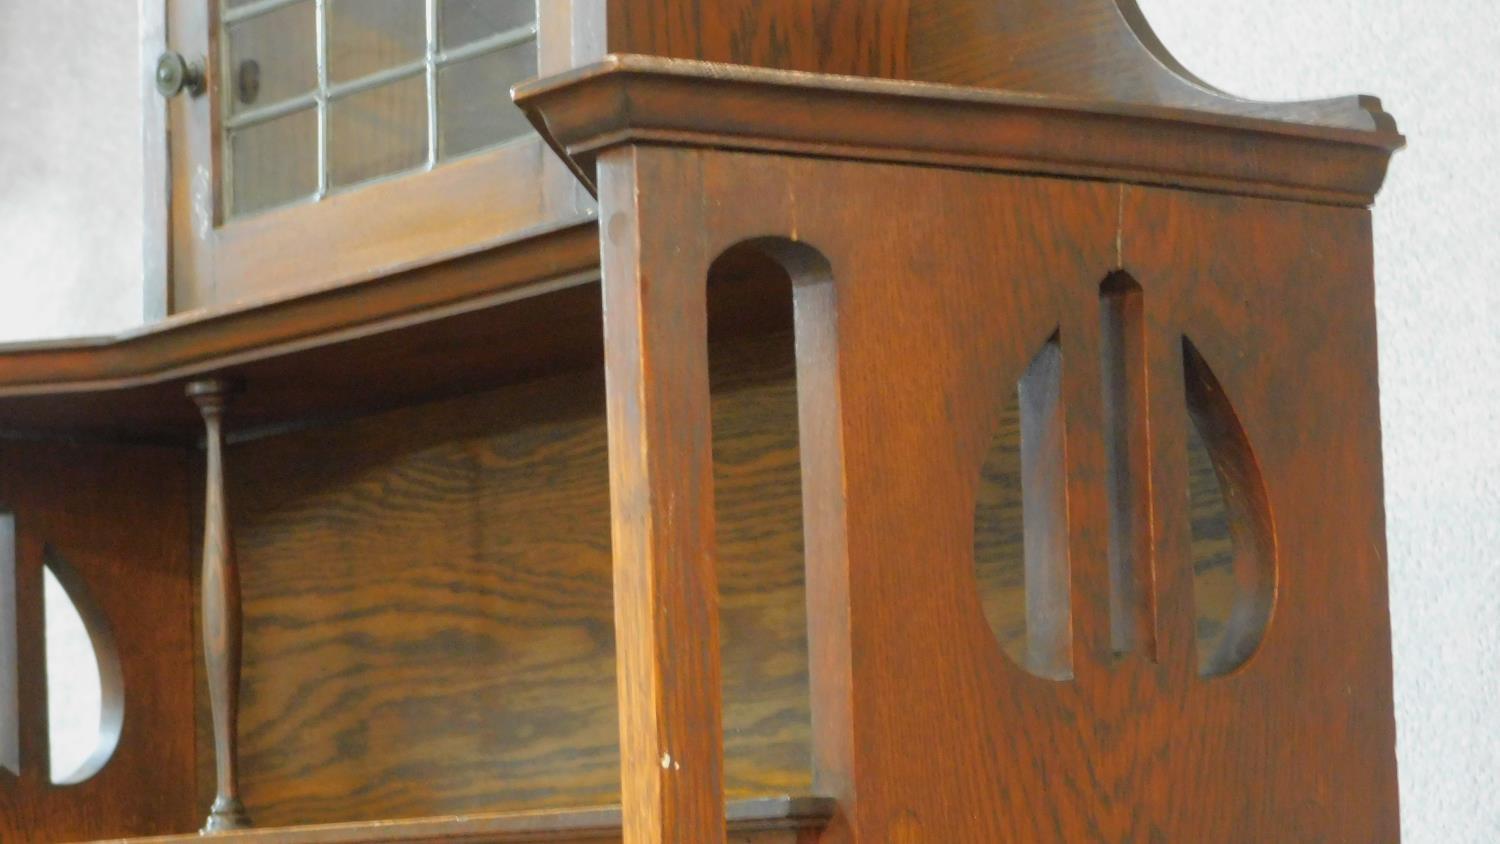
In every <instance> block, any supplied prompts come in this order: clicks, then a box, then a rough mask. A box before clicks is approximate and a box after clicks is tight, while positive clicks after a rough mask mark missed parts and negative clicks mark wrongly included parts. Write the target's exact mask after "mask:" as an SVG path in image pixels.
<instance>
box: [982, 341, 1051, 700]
mask: <svg viewBox="0 0 1500 844" xmlns="http://www.w3.org/2000/svg"><path fill="white" fill-rule="evenodd" d="M1061 391H1062V347H1061V345H1060V343H1059V341H1058V337H1057V335H1056V334H1054V335H1053V336H1052V338H1051V339H1049V340H1048V341H1047V343H1046V344H1044V345H1043V346H1042V348H1041V350H1040V351H1038V352H1037V354H1036V356H1035V357H1034V358H1032V361H1031V363H1030V365H1029V366H1027V368H1026V372H1025V374H1024V375H1022V376H1021V380H1020V381H1019V382H1018V383H1017V385H1016V388H1015V390H1014V392H1013V393H1012V394H1011V395H1010V396H1009V397H1008V398H1007V400H1006V402H1005V404H1004V406H1003V408H1002V410H1001V414H1000V422H999V424H998V426H997V427H996V430H995V434H994V437H993V438H992V440H991V444H990V448H989V450H988V451H987V452H986V455H985V460H984V464H983V465H982V467H981V469H980V482H979V493H978V496H977V500H976V503H975V507H974V567H975V574H976V575H977V577H978V580H979V587H980V597H981V601H982V603H983V605H984V614H985V619H986V620H987V621H988V622H989V625H990V631H991V632H992V633H994V635H995V638H996V639H997V640H998V641H999V642H1000V646H1001V648H1002V649H1003V650H1004V651H1005V652H1006V654H1008V655H1009V656H1010V657H1011V659H1012V660H1014V661H1015V662H1016V664H1017V665H1020V666H1021V667H1023V668H1025V669H1026V670H1027V671H1029V672H1031V673H1032V674H1035V675H1037V676H1039V677H1045V678H1047V679H1051V680H1066V679H1070V678H1071V677H1072V676H1073V660H1072V645H1073V641H1072V613H1071V607H1070V603H1069V591H1070V590H1069V584H1070V576H1069V570H1068V552H1067V515H1066V514H1067V499H1066V490H1065V486H1064V484H1065V477H1066V475H1065V465H1064V456H1063V416H1062V401H1061Z"/></svg>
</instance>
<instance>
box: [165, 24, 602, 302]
mask: <svg viewBox="0 0 1500 844" xmlns="http://www.w3.org/2000/svg"><path fill="white" fill-rule="evenodd" d="M167 12H168V16H169V36H168V41H169V44H170V46H171V49H172V51H173V52H174V53H175V54H177V55H179V56H180V57H181V63H182V65H181V66H182V68H183V69H184V70H185V75H186V76H187V77H188V79H187V84H186V85H184V86H183V87H184V90H183V91H182V92H181V93H180V94H178V95H176V96H174V97H173V98H172V100H171V102H170V104H169V107H168V117H169V124H170V137H171V139H172V143H171V145H170V149H171V165H170V168H171V176H172V178H171V185H172V189H171V197H170V199H171V202H170V206H171V212H170V217H171V224H170V227H171V238H170V241H171V246H172V248H171V254H172V257H171V267H172V273H171V284H170V289H171V311H172V312H174V313H182V312H186V311H194V310H199V309H202V308H222V307H233V306H243V305H247V304H251V303H254V302H256V301H262V300H266V299H271V298H281V297H284V296H289V295H296V294H298V293H304V292H308V291H310V290H316V289H321V288H326V287H328V286H333V285H339V284H346V283H351V282H356V281H359V280H362V279H366V278H372V277H377V276H379V275H383V274H386V273H389V272H391V271H394V270H398V269H404V268H407V267H410V266H414V265H419V264H422V263H427V262H431V261H434V260H440V259H441V258H443V257H447V256H451V255H455V254H461V253H464V252H467V251H472V250H474V249H478V248H482V247H483V246H485V245H487V244H490V243H494V242H496V241H500V240H508V239H512V238H514V237H518V236H521V235H523V234H524V233H526V232H528V231H533V230H536V229H538V228H542V227H547V226H549V225H555V224H559V223H563V222H566V221H568V220H572V219H577V218H581V217H586V216H588V215H589V214H591V213H592V201H591V200H590V199H589V197H588V196H587V194H586V193H585V192H584V191H583V190H582V189H581V187H580V186H578V185H577V183H576V182H575V180H574V179H573V178H572V176H571V175H570V174H569V173H568V172H567V170H566V169H565V168H564V167H563V166H562V165H561V163H560V162H558V161H557V160H556V159H555V158H554V157H553V156H552V154H551V153H550V152H549V151H548V150H547V149H546V148H545V146H544V145H543V144H542V142H541V140H540V139H539V138H538V137H537V136H536V134H535V132H534V131H533V130H532V128H531V125H530V123H529V122H527V120H526V118H525V116H524V115H523V114H522V113H521V111H520V110H519V109H517V108H516V107H515V106H514V105H513V104H512V103H511V99H510V86H511V85H512V84H515V83H517V82H521V81H523V80H527V79H531V78H534V77H536V76H538V75H547V74H550V73H557V72H560V71H562V70H565V69H567V68H568V67H571V66H573V65H574V64H576V63H578V62H580V61H582V60H586V59H588V58H592V56H593V55H597V54H598V52H599V51H598V50H594V49H592V48H591V46H590V44H589V43H588V40H587V38H586V33H587V31H588V29H589V27H587V26H586V25H584V22H583V21H582V20H581V19H579V18H581V17H582V15H580V16H579V17H578V18H575V13H574V8H573V4H570V3H567V2H561V0H559V2H553V0H168V3H167ZM168 61H169V64H170V63H171V61H172V59H170V58H169V60H168ZM175 71H176V69H175V68H171V67H169V68H168V69H167V70H166V71H165V73H166V76H167V77H168V79H167V80H166V84H167V85H168V87H169V89H170V86H171V79H170V77H171V75H172V73H174V72H175ZM200 79H201V82H200V81H199V80H200ZM195 88H196V90H195Z"/></svg>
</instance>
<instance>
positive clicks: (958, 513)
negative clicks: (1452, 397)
mask: <svg viewBox="0 0 1500 844" xmlns="http://www.w3.org/2000/svg"><path fill="white" fill-rule="evenodd" d="M633 155H634V156H635V158H636V160H637V162H638V163H637V165H636V168H637V172H638V173H648V174H650V173H654V174H656V175H657V177H658V178H657V179H656V180H653V181H650V182H645V181H643V182H642V183H641V184H639V185H638V187H637V191H638V193H639V194H640V195H647V196H650V195H659V196H661V197H665V196H670V197H674V198H675V203H676V204H675V205H671V206H668V205H666V204H665V203H666V202H667V200H666V199H664V198H659V199H657V200H656V202H657V203H658V204H656V205H654V206H653V207H654V211H653V214H652V219H656V220H658V221H659V223H658V225H660V226H662V227H663V229H665V230H670V231H680V230H681V228H680V227H681V226H682V225H683V223H684V221H687V220H692V221H693V223H694V225H695V226H697V227H698V230H700V231H701V235H700V236H701V238H702V239H703V240H704V241H705V242H706V244H707V246H706V247H699V248H695V249H694V250H691V251H684V252H682V253H681V260H680V261H679V262H678V263H676V264H672V265H670V266H666V267H659V268H657V269H656V274H655V275H643V276H641V277H640V278H639V280H638V283H641V284H649V283H652V281H653V280H654V279H655V278H657V277H658V276H659V275H660V274H664V273H670V274H673V275H677V274H681V275H684V276H691V275H700V274H702V273H703V272H704V270H705V266H706V263H707V262H708V261H711V260H712V259H713V257H714V256H716V255H717V254H719V253H720V252H722V251H724V250H726V249H729V248H730V247H732V246H733V245H734V244H736V243H740V242H742V241H744V240H746V239H747V238H762V237H765V236H766V235H767V234H772V235H774V234H776V233H778V232H779V233H781V234H782V235H783V236H785V237H787V238H795V242H796V243H798V244H802V245H804V246H805V248H807V249H812V250H816V251H817V252H818V253H819V254H820V255H821V256H822V258H823V260H824V262H825V264H826V266H827V267H828V268H830V274H831V277H832V281H831V282H825V281H816V280H815V281H808V280H806V279H804V280H803V281H802V282H799V283H798V284H797V285H796V286H795V289H796V291H797V294H798V297H799V298H798V303H799V316H798V320H799V321H798V326H797V331H798V336H799V347H803V346H805V347H806V348H807V349H808V351H807V352H803V351H800V349H799V360H800V361H801V372H802V374H803V375H804V376H806V375H808V374H809V373H811V374H813V376H814V377H815V378H818V379H824V380H817V381H815V383H816V384H817V385H818V388H817V389H811V390H807V391H804V392H803V393H802V397H803V398H802V402H803V407H802V409H801V411H800V415H801V418H802V419H803V420H804V424H803V428H804V432H805V434H806V432H807V431H808V428H809V426H808V424H807V420H810V419H816V418H818V417H822V418H824V419H825V420H826V419H832V420H835V422H833V423H832V424H833V425H835V426H836V427H835V428H834V429H833V430H831V431H830V430H828V429H827V428H822V429H820V432H818V433H815V434H814V436H813V439H812V440H810V441H807V440H805V441H804V451H803V453H804V466H803V471H804V487H805V488H806V489H807V490H808V494H809V495H814V496H819V497H822V496H826V495H828V494H829V492H830V491H831V490H841V491H842V495H841V498H842V502H841V506H839V507H836V508H834V507H828V506H827V504H826V503H824V504H820V505H816V506H815V507H810V509H809V512H810V513H812V512H817V513H818V516H817V517H816V518H809V519H808V522H807V527H808V531H809V538H808V548H809V553H808V566H809V572H808V579H809V592H810V594H812V595H814V596H817V597H816V603H815V606H814V611H813V616H812V618H811V619H810V623H811V627H810V629H811V639H810V648H811V652H812V665H813V666H814V668H813V675H814V676H813V689H814V723H815V726H816V729H815V731H814V741H815V743H816V744H817V753H816V758H817V764H818V768H819V769H818V772H817V776H818V782H819V788H820V789H823V788H825V787H826V788H827V789H828V791H829V793H832V794H834V796H836V797H837V798H838V799H839V801H840V806H841V808H842V810H843V813H844V817H843V818H842V819H840V820H836V821H835V824H834V826H833V827H832V828H831V829H830V832H829V833H828V835H829V836H832V839H831V840H847V839H852V840H864V839H870V840H876V841H882V840H955V841H998V840H1151V839H1153V838H1156V839H1161V840H1178V841H1247V842H1248V841H1257V842H1258V841H1266V840H1288V839H1291V840H1299V839H1312V840H1318V839H1324V840H1327V839H1335V840H1336V839H1339V838H1344V839H1346V840H1362V841H1363V840H1378V841H1384V840H1392V839H1394V838H1395V837H1396V834H1397V833H1396V813H1395V811H1394V807H1395V778H1394V771H1395V768H1394V734H1393V730H1392V727H1393V721H1392V716H1391V703H1390V652H1389V640H1388V636H1389V632H1388V622H1387V616H1386V611H1385V594H1384V588H1385V581H1384V573H1383V572H1384V568H1383V556H1382V555H1381V553H1380V550H1379V548H1380V541H1381V540H1380V537H1381V536H1382V525H1381V522H1380V493H1379V482H1378V468H1377V467H1378V465H1379V457H1378V437H1377V436H1376V431H1377V430H1378V428H1377V425H1376V424H1375V422H1374V420H1375V419H1376V418H1378V414H1377V412H1376V409H1375V405H1376V402H1375V393H1374V383H1375V382H1374V374H1373V373H1374V356H1373V340H1372V338H1373V327H1374V319H1373V309H1372V305H1371V283H1370V267H1369V261H1370V256H1369V249H1368V243H1369V241H1368V237H1369V233H1368V224H1369V223H1368V219H1369V218H1368V213H1367V212H1365V211H1364V210H1361V209H1345V208H1332V207H1319V206H1313V205H1302V204H1295V203H1285V202H1273V201H1265V200H1255V199H1247V198H1240V197H1231V196H1212V195H1194V194H1189V193H1183V192H1177V191H1169V190H1157V189H1151V188H1140V187H1128V186H1120V185H1108V184H1100V183H1087V182H1076V181H1074V182H1067V181H1052V180H1046V179H1037V178H1017V177H1007V176H1001V175H990V174H975V173H962V172H952V171H936V170H930V169H918V168H901V167H889V166H884V165H872V164H865V163H857V162H835V161H826V160H815V159H807V158H794V157H776V156H765V155H746V154H739V153H734V152H724V151H707V150H695V149H681V148H666V147H651V146H637V147H635V148H634V151H633ZM730 195H734V196H740V197H744V198H745V199H744V200H743V201H739V202H723V201H716V200H709V199H706V198H718V197H725V196H730ZM752 198H753V199H752ZM870 208H887V209H900V211H899V213H892V214H888V215H871V214H868V213H866V212H865V210H864V209H870ZM603 211H604V213H605V214H606V217H605V219H609V216H608V215H609V214H612V213H614V212H616V211H620V212H622V213H628V211H626V210H625V207H624V206H617V205H616V204H615V203H614V202H613V201H612V200H611V199H610V198H609V195H608V194H606V195H605V198H604V200H603ZM643 224H644V223H643ZM643 236H647V235H643ZM700 262H702V263H700ZM1120 270H1125V271H1128V272H1129V273H1130V274H1131V276H1132V278H1134V279H1136V281H1137V282H1139V284H1140V285H1141V287H1142V289H1143V292H1144V296H1143V312H1142V325H1143V333H1144V337H1145V339H1144V343H1143V345H1144V348H1143V355H1142V358H1143V360H1144V365H1145V366H1146V369H1147V381H1146V383H1147V384H1148V385H1149V386H1148V387H1147V395H1146V408H1145V412H1147V413H1148V414H1149V417H1150V424H1149V427H1148V430H1149V437H1150V445H1151V453H1152V454H1153V455H1155V457H1154V458H1153V460H1152V461H1151V464H1150V471H1151V483H1150V490H1151V510H1150V512H1151V519H1152V522H1151V524H1152V536H1153V542H1154V547H1153V549H1152V551H1153V557H1154V559H1155V561H1156V569H1155V577H1154V589H1155V592H1156V628H1157V629H1156V641H1157V646H1158V647H1157V652H1156V656H1155V658H1154V659H1152V658H1150V657H1148V656H1145V655H1136V656H1131V657H1127V658H1123V659H1117V658H1116V657H1115V655H1114V649H1113V645H1112V634H1111V623H1110V613H1109V605H1110V601H1109V582H1110V578H1109V572H1108V558H1107V553H1106V551H1107V535H1108V531H1107V530H1106V527H1107V521H1108V520H1107V510H1108V504H1107V502H1108V495H1107V484H1106V479H1107V477H1108V461H1107V459H1106V449H1105V445H1104V436H1103V409H1102V406H1103V392H1102V389H1101V385H1102V383H1103V380H1104V379H1103V364H1102V362H1101V361H1102V356H1101V351H1100V344H1101V331H1100V323H1101V318H1100V307H1101V303H1100V299H1099V289H1100V283H1101V281H1103V280H1104V279H1105V278H1107V277H1109V276H1110V275H1111V274H1113V273H1115V272H1117V271H1120ZM1309 278H1315V279H1318V280H1319V282H1318V283H1317V284H1310V283H1308V281H1307V279H1309ZM830 285H831V290H832V295H831V298H829V297H828V296H827V294H825V293H823V292H822V291H825V290H827V289H829V287H830ZM804 301H806V302H807V303H808V304H809V307H808V308H807V309H806V311H805V312H804V311H803V310H802V308H801V305H802V303H803V302H804ZM804 313H805V316H804ZM1329 314H1340V315H1341V318H1339V319H1336V320H1333V321H1332V322H1331V323H1330V319H1329V316H1328V315H1329ZM806 320H813V322H811V323H809V322H806ZM1059 326H1060V332H1059V336H1060V337H1061V343H1062V354H1063V360H1064V361H1065V363H1064V369H1063V376H1062V402H1063V416H1064V419H1065V422H1064V425H1065V429H1066V432H1065V442H1066V453H1067V469H1066V483H1067V486H1068V498H1067V501H1068V511H1067V537H1068V540H1067V541H1068V552H1069V557H1070V559H1071V562H1072V571H1073V578H1074V586H1073V592H1072V599H1073V607H1072V609H1073V618H1074V651H1073V659H1074V671H1075V679H1074V680H1071V681H1067V682H1054V681H1049V680H1042V679H1038V678H1032V677H1029V676H1027V675H1025V674H1022V673H1020V672H1018V671H1017V670H1016V669H1015V668H1014V667H1013V666H1012V665H1011V664H1010V663H1009V661H1008V660H1005V659H1004V658H1003V657H1002V656H1001V654H1000V652H999V646H998V643H997V642H996V641H995V639H994V637H993V636H992V635H991V634H990V632H989V631H988V630H987V629H986V625H985V624H984V620H983V613H982V611H981V609H980V597H979V594H978V591H977V589H976V588H975V579H974V573H973V571H974V570H973V565H974V563H973V522H972V513H973V512H974V502H975V496H976V487H977V482H978V478H979V467H980V465H981V463H982V460H983V455H984V452H985V449H986V448H987V447H988V445H989V436H990V434H991V433H992V431H993V430H994V428H995V424H996V415H997V414H998V408H999V405H1000V402H998V401H997V400H996V397H995V395H994V392H993V391H994V385H996V384H1006V383H1014V382H1015V380H1016V378H1017V377H1018V375H1019V373H1020V372H1021V370H1022V369H1023V368H1024V367H1025V364H1026V361H1027V360H1029V358H1030V356H1031V355H1032V354H1033V352H1034V350H1035V349H1036V348H1038V347H1039V345H1040V344H1041V342H1042V341H1043V340H1044V339H1045V338H1046V337H1047V336H1048V335H1049V334H1050V333H1051V332H1053V331H1054V330H1057V328H1058V327H1059ZM1184 335H1188V336H1190V337H1192V338H1193V339H1194V343H1195V346H1196V347H1197V348H1198V350H1199V351H1200V352H1201V354H1202V356H1203V358H1204V360H1205V361H1207V362H1208V364H1209V365H1210V366H1211V368H1212V370H1213V372H1214V373H1215V375H1216V376H1217V380H1218V382H1219V383H1220V384H1221V385H1222V389H1223V391H1224V393H1225V394H1226V395H1227V396H1228V398H1229V400H1230V401H1231V403H1232V404H1233V406H1234V407H1235V408H1236V409H1237V410H1238V411H1239V413H1240V422H1241V423H1242V425H1243V428H1244V432H1245V436H1246V438H1247V440H1248V442H1249V443H1251V444H1252V446H1253V449H1254V454H1255V457H1256V459H1257V460H1258V461H1259V468H1260V471H1261V472H1262V474H1263V476H1264V478H1265V479H1266V487H1267V490H1268V507H1269V512H1271V513H1272V514H1274V527H1273V530H1274V532H1275V534H1274V535H1275V539H1274V541H1275V542H1276V544H1277V547H1278V548H1279V549H1280V551H1279V556H1278V559H1279V560H1281V561H1282V565H1283V570H1282V571H1281V572H1280V576H1281V587H1280V589H1281V594H1280V597H1279V598H1278V603H1277V607H1276V616H1275V622H1274V623H1273V624H1272V626H1271V628H1270V629H1269V630H1268V631H1267V634H1266V637H1265V639H1264V641H1263V642H1262V643H1261V645H1260V649H1259V651H1258V652H1257V653H1256V654H1255V656H1254V658H1253V659H1252V660H1251V661H1250V662H1249V663H1248V664H1247V665H1245V666H1243V667H1241V668H1240V669H1238V670H1237V671H1235V672H1233V673H1231V674H1229V675H1227V676H1225V677H1219V678H1213V679H1208V680H1203V679H1200V678H1199V677H1198V672H1197V659H1196V654H1195V651H1196V648H1195V645H1194V638H1195V635H1194V634H1195V632H1196V631H1195V629H1194V628H1195V609H1194V606H1193V588H1192V579H1193V570H1192V566H1191V556H1190V548H1189V544H1190V543H1189V533H1190V528H1189V514H1188V511H1187V506H1186V505H1187V502H1188V465H1187V453H1188V450H1187V448H1186V447H1185V446H1186V443H1187V430H1186V426H1187V424H1188V421H1187V420H1188V410H1187V407H1186V403H1185V400H1184V395H1183V389H1184V385H1183V381H1182V377H1183V376H1182V373H1183V359H1182V354H1183V352H1182V349H1183V343H1182V337H1183V336H1184ZM1200 337H1202V338H1206V339H1203V340H1202V341H1201V342H1200V341H1199V339H1198V338H1200ZM804 339H806V340H807V341H808V342H807V343H805V344H804V343H802V342H801V341H802V340H804ZM1270 349H1275V350H1277V353H1276V354H1266V353H1263V352H1264V350H1270ZM1350 367H1353V368H1354V369H1353V371H1356V372H1359V373H1362V374H1361V375H1360V376H1358V377H1354V378H1351V377H1349V373H1350V372H1351V369H1350ZM830 374H831V375H832V378H831V380H829V376H830ZM893 384H899V385H901V388H900V389H899V390H893V389H891V385H893ZM822 424H823V425H825V426H826V425H828V424H829V423H827V422H824V423H822ZM1330 485H1332V486H1333V487H1336V488H1337V489H1338V490H1339V494H1338V495H1337V496H1335V499H1336V503H1335V502H1333V501H1329V500H1328V499H1327V496H1328V490H1329V488H1330ZM918 561H919V565H920V568H917V567H916V566H917V565H918ZM918 572H919V573H918ZM1333 603H1338V604H1339V605H1340V606H1341V607H1342V608H1343V610H1342V611H1341V612H1340V613H1337V614H1333V613H1329V612H1327V611H1326V607H1327V606H1328V605H1330V604H1333ZM825 608H826V609H827V612H826V615H825V614H824V613H823V612H820V610H824V609H825ZM871 654H878V655H879V658H878V659H870V658H868V657H866V656H862V655H871ZM829 666H832V667H833V669H834V671H835V672H841V671H846V672H848V673H847V674H846V675H844V676H843V678H842V679H840V678H838V677H835V678H834V679H833V680H831V681H828V682H824V681H822V680H820V679H819V676H820V674H821V672H822V671H823V670H825V668H827V667H829ZM1314 736H1317V737H1320V738H1318V739H1313V738H1312V737H1314ZM918 748H919V749H920V752H916V751H915V750H914V749H918ZM698 789H699V794H698V795H697V798H696V799H700V800H705V801H706V800H709V799H712V798H713V796H714V795H713V793H712V783H711V782H703V783H699V784H698ZM1312 795H1319V796H1318V797H1316V798H1313V797H1312ZM975 806H985V807H986V810H985V811H983V812H976V811H974V807H975ZM637 808H638V809H639V807H637ZM626 811H627V816H628V813H629V811H631V806H630V804H627V806H626ZM657 822H660V817H659V818H658V819H657ZM664 829H665V828H664ZM841 836H843V837H841ZM662 840H672V839H671V830H670V829H666V831H665V832H664V833H663V838H662Z"/></svg>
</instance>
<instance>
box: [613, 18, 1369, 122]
mask: <svg viewBox="0 0 1500 844" xmlns="http://www.w3.org/2000/svg"><path fill="white" fill-rule="evenodd" d="M598 5H600V6H604V7H605V8H604V9H603V10H601V11H596V12H595V14H596V15H603V16H604V18H605V21H604V27H605V29H606V31H607V37H606V40H605V43H606V45H607V50H608V52H612V53H637V54H642V55H652V56H662V57H666V58H672V59H697V60H703V61H711V62H723V63H730V64H740V65H753V66H757V67H766V68H774V69H778V70H795V71H804V72H813V73H824V74H844V75H851V76H869V77H880V78H886V79H897V80H912V81H921V82H942V83H949V84H956V85H971V86H982V87H987V88H1002V89H1005V90H1010V91H1027V92H1034V93H1039V94H1052V95H1062V96H1066V97H1070V98H1074V99H1085V100H1096V101H1108V102H1120V103H1136V104H1140V105H1167V106H1175V107H1182V108H1194V109H1200V110H1203V111H1212V112H1218V113H1223V114H1256V115H1262V116H1267V117H1271V118H1274V119H1278V120H1286V121H1291V122H1299V123H1309V124H1319V125H1326V126H1344V127H1347V128H1354V129H1373V128H1375V127H1376V126H1377V124H1378V123H1379V120H1380V119H1379V118H1378V117H1377V116H1376V115H1373V114H1371V113H1370V109H1372V108H1373V109H1375V110H1376V111H1378V104H1377V103H1373V102H1371V101H1369V100H1367V99H1361V98H1358V97H1343V98H1338V99H1331V100H1320V101H1312V102H1304V103H1263V102H1254V101H1250V100H1245V99H1241V98H1239V97H1234V96H1232V95H1229V94H1226V93H1224V92H1222V91H1220V90H1218V89H1216V88H1214V87H1213V86H1211V85H1209V84H1208V83H1206V82H1204V81H1203V80H1201V79H1199V78H1198V77H1197V76H1195V75H1193V74H1192V73H1191V72H1190V71H1188V70H1187V68H1184V67H1183V66H1182V65H1181V64H1180V63H1179V62H1178V61H1177V60H1176V59H1175V58H1174V57H1173V56H1172V55H1171V53H1170V52H1169V51H1168V50H1167V48H1166V46H1165V45H1164V44H1162V42H1161V40H1160V39H1159V38H1157V36H1156V34H1155V33H1154V32H1153V31H1152V30H1151V26H1150V24H1149V23H1148V22H1147V21H1146V18H1145V16H1144V15H1143V14H1142V13H1141V10H1140V8H1139V7H1138V6H1137V5H1136V2H1135V0H1003V2H1002V0H823V2H819V3H806V2H802V0H598ZM595 58H598V56H595Z"/></svg>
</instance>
